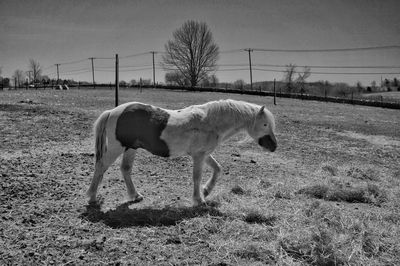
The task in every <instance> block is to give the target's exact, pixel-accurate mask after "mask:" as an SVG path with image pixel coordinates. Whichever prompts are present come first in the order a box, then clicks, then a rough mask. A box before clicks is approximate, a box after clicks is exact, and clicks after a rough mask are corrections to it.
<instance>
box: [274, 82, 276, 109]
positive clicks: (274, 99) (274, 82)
mask: <svg viewBox="0 0 400 266" xmlns="http://www.w3.org/2000/svg"><path fill="white" fill-rule="evenodd" d="M274 105H276V88H275V79H274Z"/></svg>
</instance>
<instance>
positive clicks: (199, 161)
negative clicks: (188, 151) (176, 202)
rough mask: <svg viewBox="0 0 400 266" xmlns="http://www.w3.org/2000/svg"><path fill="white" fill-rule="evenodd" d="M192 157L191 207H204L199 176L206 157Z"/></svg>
mask: <svg viewBox="0 0 400 266" xmlns="http://www.w3.org/2000/svg"><path fill="white" fill-rule="evenodd" d="M192 157H193V206H198V205H204V204H206V201H205V200H204V197H203V195H202V193H201V191H200V185H201V175H202V172H203V166H204V161H205V158H206V156H205V155H204V154H197V155H194V156H192Z"/></svg>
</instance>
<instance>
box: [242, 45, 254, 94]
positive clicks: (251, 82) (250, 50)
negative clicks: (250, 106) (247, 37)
mask: <svg viewBox="0 0 400 266" xmlns="http://www.w3.org/2000/svg"><path fill="white" fill-rule="evenodd" d="M244 50H245V51H247V52H249V67H250V90H253V72H252V70H251V55H250V53H251V52H253V49H250V48H248V49H244Z"/></svg>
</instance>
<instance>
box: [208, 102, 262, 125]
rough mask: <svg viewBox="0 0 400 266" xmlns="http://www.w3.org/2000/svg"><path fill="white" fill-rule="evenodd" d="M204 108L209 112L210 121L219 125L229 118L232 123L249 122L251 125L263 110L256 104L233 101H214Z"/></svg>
mask: <svg viewBox="0 0 400 266" xmlns="http://www.w3.org/2000/svg"><path fill="white" fill-rule="evenodd" d="M203 106H204V107H205V109H206V111H207V118H208V120H213V121H215V122H217V123H218V121H221V120H222V119H224V118H228V117H229V119H231V121H232V122H239V121H247V122H249V123H251V122H252V121H253V119H254V117H255V115H256V114H257V112H258V111H259V109H260V108H261V106H258V105H256V104H252V103H248V102H244V101H237V100H231V99H228V100H219V101H212V102H208V103H206V104H204V105H203Z"/></svg>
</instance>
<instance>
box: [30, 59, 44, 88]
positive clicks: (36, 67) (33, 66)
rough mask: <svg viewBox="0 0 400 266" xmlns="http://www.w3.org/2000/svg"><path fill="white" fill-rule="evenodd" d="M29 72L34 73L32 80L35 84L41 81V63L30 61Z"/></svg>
mask: <svg viewBox="0 0 400 266" xmlns="http://www.w3.org/2000/svg"><path fill="white" fill-rule="evenodd" d="M29 71H31V73H32V79H33V82H34V83H35V82H36V81H38V80H39V79H40V76H41V74H42V67H41V66H40V64H39V62H38V61H36V60H34V59H29Z"/></svg>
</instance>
